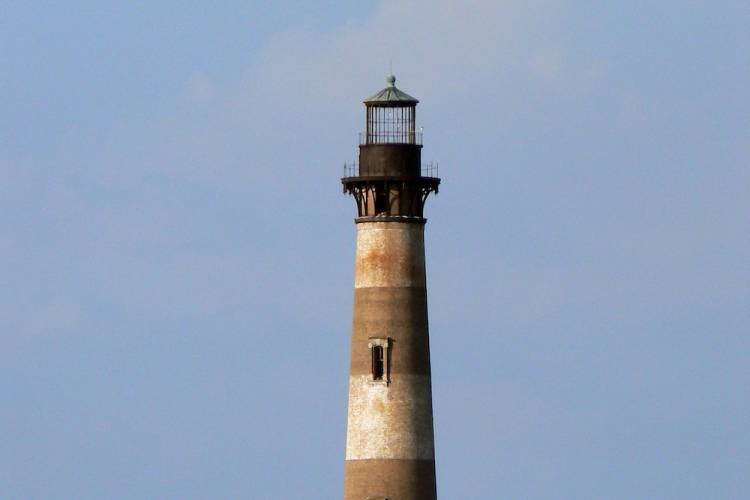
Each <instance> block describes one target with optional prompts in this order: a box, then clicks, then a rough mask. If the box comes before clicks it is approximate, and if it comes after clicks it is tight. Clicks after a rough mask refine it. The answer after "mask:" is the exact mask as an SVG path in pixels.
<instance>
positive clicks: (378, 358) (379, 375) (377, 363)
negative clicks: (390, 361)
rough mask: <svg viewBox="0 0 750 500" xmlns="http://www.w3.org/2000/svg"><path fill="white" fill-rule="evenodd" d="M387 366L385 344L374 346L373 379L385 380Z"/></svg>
mask: <svg viewBox="0 0 750 500" xmlns="http://www.w3.org/2000/svg"><path fill="white" fill-rule="evenodd" d="M384 368H385V366H384V363H383V346H382V345H376V346H372V379H373V380H383V372H384V371H385V370H384Z"/></svg>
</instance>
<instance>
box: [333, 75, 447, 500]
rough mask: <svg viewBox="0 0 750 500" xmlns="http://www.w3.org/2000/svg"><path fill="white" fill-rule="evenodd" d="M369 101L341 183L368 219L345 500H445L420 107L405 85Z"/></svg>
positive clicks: (431, 177)
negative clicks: (435, 421) (438, 457)
mask: <svg viewBox="0 0 750 500" xmlns="http://www.w3.org/2000/svg"><path fill="white" fill-rule="evenodd" d="M386 81H387V84H388V85H387V87H386V88H384V89H383V90H381V91H380V92H378V93H377V94H375V95H373V96H372V97H370V98H368V99H366V100H365V101H364V103H365V109H366V115H367V120H366V127H365V132H364V133H362V134H361V136H360V145H359V163H358V164H354V165H348V166H347V167H346V168H345V170H346V172H345V174H344V178H342V179H341V182H342V183H343V186H344V192H345V193H349V194H351V195H353V197H354V199H355V201H356V204H357V212H358V217H357V218H356V219H355V222H356V227H357V251H356V266H355V277H354V314H353V320H352V345H351V368H350V373H349V409H348V422H347V433H346V467H345V480H344V499H345V500H385V499H388V500H428V499H429V500H432V499H435V498H436V496H437V494H436V487H435V445H434V436H433V425H432V387H431V379H430V342H429V334H428V328H427V287H426V279H425V257H424V228H425V222H426V219H425V218H424V214H423V209H424V204H425V200H426V199H427V196H428V195H429V194H430V193H431V192H436V193H437V190H438V186H439V184H440V179H439V178H437V176H436V173H437V172H436V171H435V170H433V169H432V167H427V168H425V167H422V162H421V152H422V133H421V132H420V131H419V130H417V128H416V123H415V118H416V106H417V103H418V102H419V101H417V100H416V99H415V98H413V97H411V96H410V95H408V94H406V93H404V92H402V91H401V90H399V89H398V88H396V85H395V82H396V78H395V77H394V76H389V77H388V78H387V80H386Z"/></svg>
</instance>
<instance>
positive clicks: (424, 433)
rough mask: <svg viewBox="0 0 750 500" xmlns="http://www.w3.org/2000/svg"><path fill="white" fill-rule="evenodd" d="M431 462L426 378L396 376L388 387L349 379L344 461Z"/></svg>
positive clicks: (365, 378)
mask: <svg viewBox="0 0 750 500" xmlns="http://www.w3.org/2000/svg"><path fill="white" fill-rule="evenodd" d="M434 458H435V445H434V436H433V428H432V389H431V385H430V377H429V376H428V375H397V376H395V377H394V378H393V380H392V381H391V383H390V385H388V386H386V385H385V384H382V383H377V382H372V381H371V380H370V376H369V375H357V376H351V377H350V378H349V418H348V423H347V432H346V459H347V460H365V459H406V460H408V459H423V460H429V459H434Z"/></svg>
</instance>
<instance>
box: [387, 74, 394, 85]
mask: <svg viewBox="0 0 750 500" xmlns="http://www.w3.org/2000/svg"><path fill="white" fill-rule="evenodd" d="M385 81H386V83H388V85H390V86H391V87H393V86H394V85H395V84H396V77H395V76H393V75H388V76H387V77H386V79H385Z"/></svg>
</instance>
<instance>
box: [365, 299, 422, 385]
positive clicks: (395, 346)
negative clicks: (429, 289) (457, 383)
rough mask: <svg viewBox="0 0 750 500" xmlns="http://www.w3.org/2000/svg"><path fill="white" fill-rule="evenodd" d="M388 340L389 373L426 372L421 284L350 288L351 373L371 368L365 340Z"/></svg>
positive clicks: (415, 373) (417, 373)
mask: <svg viewBox="0 0 750 500" xmlns="http://www.w3.org/2000/svg"><path fill="white" fill-rule="evenodd" d="M370 337H390V338H391V339H392V347H391V351H390V356H391V375H397V374H401V373H406V374H414V375H429V374H430V341H429V334H428V328H427V293H426V290H425V288H423V287H388V288H385V287H378V288H357V289H356V290H355V291H354V317H353V321H352V351H351V375H362V374H366V373H370V371H371V370H372V366H371V363H372V360H371V354H370V349H369V347H368V345H367V344H368V339H369V338H370Z"/></svg>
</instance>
